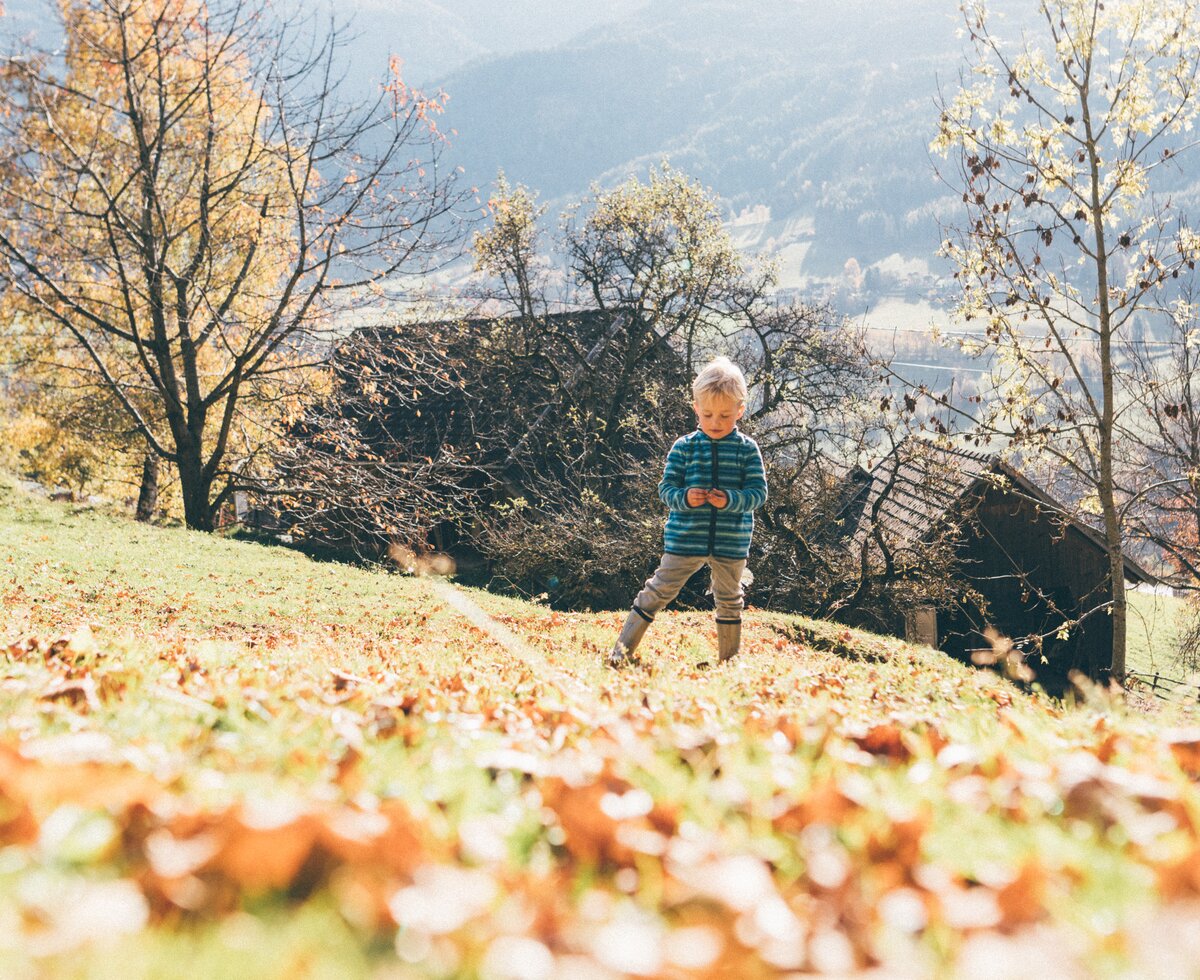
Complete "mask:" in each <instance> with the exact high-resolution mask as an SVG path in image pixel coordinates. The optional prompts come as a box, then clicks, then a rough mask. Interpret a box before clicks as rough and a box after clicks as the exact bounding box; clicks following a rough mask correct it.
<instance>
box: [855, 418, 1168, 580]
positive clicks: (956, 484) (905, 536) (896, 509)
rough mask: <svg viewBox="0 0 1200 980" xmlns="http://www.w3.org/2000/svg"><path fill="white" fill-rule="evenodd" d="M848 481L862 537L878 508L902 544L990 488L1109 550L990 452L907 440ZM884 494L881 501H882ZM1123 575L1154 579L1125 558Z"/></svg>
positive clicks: (958, 513) (964, 509) (954, 515)
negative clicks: (1030, 505)
mask: <svg viewBox="0 0 1200 980" xmlns="http://www.w3.org/2000/svg"><path fill="white" fill-rule="evenodd" d="M851 479H853V480H854V481H855V482H857V484H858V486H859V489H858V490H857V491H856V492H855V493H854V494H853V495H852V496H851V497H850V498H849V501H848V503H847V505H846V506H845V508H844V509H843V511H842V514H841V517H842V519H843V521H845V524H846V526H847V528H848V529H849V528H853V535H852V536H853V538H854V539H855V540H861V539H862V537H863V536H864V535H866V534H867V533H868V531H869V530H870V527H871V517H872V514H873V513H874V512H875V511H876V507H877V508H878V514H877V520H878V523H879V525H880V526H882V527H883V528H884V529H885V530H886V531H888V532H890V534H891V535H893V536H894V537H895V539H897V540H899V541H901V542H911V543H916V542H918V541H922V540H926V539H928V538H930V537H931V536H932V535H933V534H934V533H936V532H937V531H939V530H942V529H944V528H945V527H947V526H948V525H949V523H950V522H952V521H955V520H957V519H960V518H962V517H963V516H966V515H967V514H968V513H969V505H970V503H971V502H973V501H975V500H978V499H979V498H980V497H981V496H982V494H983V493H984V492H985V491H986V490H987V489H989V488H999V489H1000V490H1002V491H1003V492H1008V493H1015V494H1017V495H1019V496H1022V497H1025V498H1026V499H1029V500H1032V501H1033V502H1034V503H1035V504H1036V505H1037V506H1038V507H1039V509H1041V510H1042V511H1048V512H1050V513H1052V514H1054V515H1056V516H1057V517H1058V518H1059V519H1060V520H1061V521H1062V522H1063V525H1064V527H1065V528H1066V529H1067V531H1068V533H1073V534H1076V535H1078V536H1079V537H1080V538H1081V539H1082V541H1083V542H1084V543H1085V544H1086V545H1087V546H1090V547H1094V548H1096V549H1098V550H1100V551H1101V552H1106V551H1107V546H1106V544H1105V540H1104V535H1103V534H1102V533H1101V532H1100V531H1098V530H1097V529H1096V528H1094V527H1091V526H1090V525H1088V524H1085V523H1084V522H1082V521H1080V520H1079V519H1078V518H1076V517H1074V516H1073V515H1072V514H1071V513H1070V511H1069V510H1068V508H1066V507H1065V506H1063V505H1062V504H1061V503H1059V502H1058V501H1057V500H1055V499H1054V498H1053V497H1052V496H1051V495H1050V494H1048V493H1047V492H1046V491H1045V490H1043V489H1042V488H1041V487H1039V486H1037V485H1036V484H1035V483H1033V482H1032V481H1031V480H1029V479H1028V478H1027V477H1025V476H1024V475H1023V474H1022V473H1020V472H1019V471H1018V470H1016V469H1014V468H1013V467H1012V466H1010V465H1009V464H1008V463H1006V462H1004V461H1003V460H1002V459H1000V457H999V456H997V455H995V454H992V453H984V452H978V451H975V450H970V449H964V448H961V447H959V446H954V445H952V444H947V443H941V442H933V441H931V440H927V439H917V438H910V439H906V440H904V441H903V442H901V443H900V444H899V445H897V446H896V447H895V448H894V449H893V450H892V452H890V453H889V454H888V455H887V456H885V457H884V458H883V459H882V460H880V462H879V463H878V465H876V466H875V468H874V469H872V470H871V471H870V472H867V471H865V470H862V469H860V470H858V472H857V473H856V474H854V475H852V477H851ZM881 498H882V499H881ZM1125 574H1126V577H1128V578H1131V579H1133V580H1135V581H1139V582H1152V581H1154V577H1153V576H1152V575H1150V574H1149V573H1148V572H1147V571H1146V570H1145V569H1143V568H1142V567H1141V566H1140V565H1138V564H1137V562H1135V561H1133V560H1132V559H1130V558H1129V557H1126V558H1125Z"/></svg>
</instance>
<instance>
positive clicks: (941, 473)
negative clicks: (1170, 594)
mask: <svg viewBox="0 0 1200 980" xmlns="http://www.w3.org/2000/svg"><path fill="white" fill-rule="evenodd" d="M912 442H913V441H912V440H909V441H908V442H906V443H904V444H902V445H901V446H900V447H897V451H896V452H893V453H892V454H891V455H889V456H888V457H887V458H885V459H884V460H883V461H881V462H880V463H879V465H878V466H876V467H875V468H874V469H873V470H872V471H871V472H869V473H867V472H866V471H862V470H860V471H858V473H857V474H855V477H854V478H855V479H856V480H857V482H858V490H857V492H856V493H855V494H854V495H853V497H852V500H851V502H850V504H849V505H848V508H847V512H845V516H846V518H847V524H848V526H849V527H851V528H854V532H853V533H854V534H855V535H856V536H857V535H860V534H862V533H865V528H866V526H867V525H868V522H869V521H870V520H871V515H872V514H874V519H875V521H877V522H878V523H879V524H881V525H882V526H883V528H884V530H885V533H886V534H887V536H888V537H889V538H891V539H892V540H893V541H899V542H907V543H914V542H920V541H927V540H931V539H932V538H933V537H934V536H935V535H941V534H945V533H946V532H947V531H949V532H950V533H951V534H952V536H953V540H954V541H955V551H956V558H957V572H958V574H959V575H960V576H961V578H962V579H963V581H964V582H965V583H967V584H969V585H970V586H971V587H973V589H974V590H975V591H976V592H978V593H979V594H980V595H981V596H982V597H983V600H984V601H983V603H976V602H967V601H962V602H960V603H959V604H958V605H957V607H955V608H950V609H932V608H921V609H908V610H897V617H896V633H897V634H898V635H907V636H908V637H909V638H910V639H912V640H914V641H916V642H922V643H927V644H929V645H930V646H934V647H937V648H939V649H941V650H944V651H945V652H946V653H949V654H951V655H952V656H955V657H958V658H961V659H969V658H970V656H971V653H972V651H975V650H979V649H985V648H988V647H990V645H991V644H990V641H989V640H988V639H987V638H986V637H985V631H986V630H987V629H988V628H989V627H992V628H994V629H995V630H997V631H998V632H999V633H1001V634H1002V635H1004V636H1006V637H1009V638H1011V639H1012V640H1013V641H1014V642H1015V643H1016V645H1017V646H1018V647H1019V648H1020V649H1021V650H1023V651H1025V653H1026V654H1027V658H1028V664H1029V666H1030V667H1031V668H1032V669H1033V670H1034V671H1035V673H1036V676H1037V681H1038V683H1040V684H1042V685H1043V686H1044V687H1045V688H1046V690H1048V691H1051V692H1058V691H1062V690H1063V689H1065V687H1066V684H1067V677H1068V675H1069V674H1070V672H1071V671H1073V670H1078V671H1082V672H1083V673H1085V674H1086V675H1087V676H1089V677H1092V678H1095V679H1103V678H1104V677H1105V676H1106V675H1107V671H1108V667H1109V662H1110V658H1111V653H1112V621H1111V619H1110V618H1109V616H1108V614H1107V613H1106V612H1105V611H1104V605H1105V604H1106V603H1108V602H1109V601H1110V600H1111V597H1112V593H1111V590H1110V588H1109V583H1108V557H1107V554H1106V551H1105V546H1104V537H1103V535H1102V534H1101V533H1100V532H1099V531H1097V530H1096V529H1095V528H1092V527H1089V526H1088V525H1087V524H1084V523H1082V522H1080V521H1079V520H1077V519H1076V518H1074V517H1072V516H1071V515H1070V513H1069V512H1068V510H1067V508H1065V507H1064V506H1063V505H1062V504H1060V503H1058V502H1057V501H1056V500H1054V499H1053V498H1052V497H1051V496H1050V494H1048V493H1046V492H1045V491H1044V490H1042V489H1041V488H1040V487H1038V486H1036V485H1035V484H1034V483H1033V482H1032V481H1030V480H1029V479H1027V478H1026V477H1025V476H1023V475H1022V474H1021V473H1020V472H1018V471H1017V470H1016V469H1014V468H1013V467H1012V466H1010V465H1008V464H1007V463H1005V462H1004V461H1003V460H1001V459H999V458H998V457H996V456H994V455H990V454H986V453H980V452H973V451H970V450H966V449H960V448H955V447H948V446H943V445H938V444H934V443H930V442H924V441H922V442H921V443H920V444H919V445H916V446H914V445H913V444H912ZM1125 576H1126V581H1127V582H1129V583H1131V584H1137V583H1140V582H1149V581H1152V580H1153V577H1152V576H1151V575H1149V574H1148V573H1147V572H1146V571H1145V570H1143V569H1142V568H1141V567H1139V566H1138V565H1137V563H1136V562H1134V561H1132V560H1130V559H1128V558H1127V559H1126V560H1125ZM1075 620H1081V622H1079V623H1078V624H1077V625H1075V626H1073V627H1072V628H1071V629H1070V630H1068V631H1067V636H1066V637H1062V636H1060V635H1059V632H1060V628H1061V626H1062V625H1063V624H1064V623H1065V622H1073V621H1075ZM1043 658H1045V660H1044V661H1043Z"/></svg>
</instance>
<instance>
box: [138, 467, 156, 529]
mask: <svg viewBox="0 0 1200 980" xmlns="http://www.w3.org/2000/svg"><path fill="white" fill-rule="evenodd" d="M157 510H158V455H157V454H156V453H154V452H152V451H147V452H146V456H145V458H144V459H143V460H142V489H141V491H140V492H139V493H138V502H137V519H138V520H139V521H141V522H142V523H146V522H148V521H151V520H153V519H154V514H155V512H156V511H157Z"/></svg>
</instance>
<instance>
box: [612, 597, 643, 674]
mask: <svg viewBox="0 0 1200 980" xmlns="http://www.w3.org/2000/svg"><path fill="white" fill-rule="evenodd" d="M652 622H654V617H653V616H649V615H647V614H646V613H644V612H642V611H641V610H640V609H639V608H638V607H637V606H634V607H633V608H632V609H630V610H629V615H628V616H627V617H626V618H625V625H624V626H622V627H621V635H620V636H618V637H617V642H616V644H615V645H614V646H613V648H612V653H610V654H609V655H608V660H607V663H608V666H610V667H623V666H624V665H625V664H627V663H630V662H631V661H632V660H633V659H634V656H633V652H634V651H635V650H636V649H637V645H638V644H639V643H641V642H642V637H643V636H645V635H646V630H648V629H649V628H650V624H651V623H652Z"/></svg>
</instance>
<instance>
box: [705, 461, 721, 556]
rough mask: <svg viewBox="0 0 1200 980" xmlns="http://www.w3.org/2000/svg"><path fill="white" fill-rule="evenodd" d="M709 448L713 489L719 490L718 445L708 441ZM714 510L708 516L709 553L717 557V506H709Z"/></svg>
mask: <svg viewBox="0 0 1200 980" xmlns="http://www.w3.org/2000/svg"><path fill="white" fill-rule="evenodd" d="M708 448H709V450H710V451H711V452H712V488H713V489H714V490H716V489H719V484H718V480H719V478H720V474H719V471H718V469H717V444H716V443H715V442H714V441H713V440H712V439H709V440H708ZM708 506H709V507H711V508H712V513H711V514H710V515H709V516H708V553H709V554H710V555H716V553H717V506H716V504H709V505H708Z"/></svg>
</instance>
